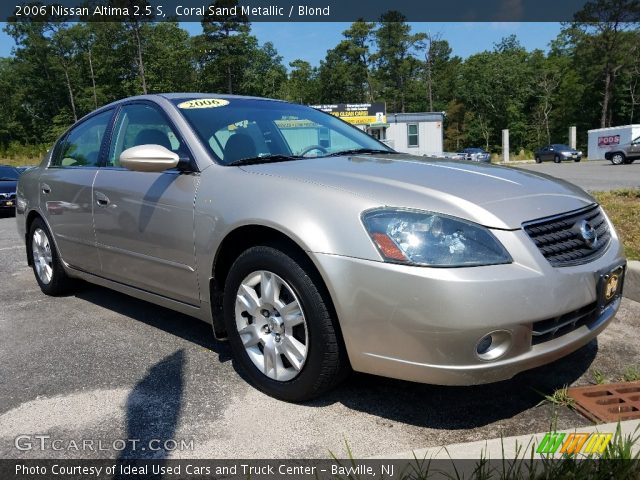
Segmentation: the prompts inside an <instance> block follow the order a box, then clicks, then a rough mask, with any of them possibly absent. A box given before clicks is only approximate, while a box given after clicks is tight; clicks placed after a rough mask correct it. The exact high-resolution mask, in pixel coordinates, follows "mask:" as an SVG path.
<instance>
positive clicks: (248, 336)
mask: <svg viewBox="0 0 640 480" xmlns="http://www.w3.org/2000/svg"><path fill="white" fill-rule="evenodd" d="M235 323H236V328H237V329H238V334H239V335H240V340H241V341H242V344H243V346H244V348H245V350H246V352H247V355H248V356H249V358H250V359H251V361H252V362H253V364H254V365H255V366H256V368H257V369H258V370H260V371H261V372H262V373H263V374H264V375H266V376H267V377H269V378H270V379H272V380H277V381H279V382H286V381H289V380H292V379H294V378H295V377H296V376H298V374H299V373H300V371H301V370H302V367H303V366H304V364H305V361H306V359H307V355H308V352H309V333H308V328H307V322H306V319H305V315H304V312H303V309H302V305H301V303H300V301H299V300H298V298H297V296H296V294H295V293H294V291H293V289H292V288H291V286H290V285H289V284H288V283H287V282H286V281H285V280H283V279H282V278H281V277H279V276H278V275H276V274H275V273H272V272H269V271H266V270H259V271H256V272H253V273H250V274H249V275H247V276H246V277H245V279H244V280H243V281H242V282H241V283H240V286H239V288H238V291H237V293H236V304H235Z"/></svg>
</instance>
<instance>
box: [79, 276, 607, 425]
mask: <svg viewBox="0 0 640 480" xmlns="http://www.w3.org/2000/svg"><path fill="white" fill-rule="evenodd" d="M76 296H77V297H78V298H80V299H83V300H86V301H89V302H91V303H93V304H95V305H98V306H101V307H103V308H106V309H109V310H112V311H115V312H117V313H119V314H121V315H125V316H127V317H129V318H132V319H134V320H137V321H140V322H143V323H145V324H147V325H149V326H152V327H155V328H158V329H160V330H162V331H164V332H166V333H169V334H171V335H175V336H178V337H180V338H183V339H185V340H187V341H189V342H193V343H195V344H197V345H200V346H202V347H204V348H207V349H209V350H211V351H213V352H215V353H217V354H218V358H219V361H220V362H226V361H229V360H231V351H230V349H229V346H228V345H227V344H226V343H224V342H218V341H216V340H215V339H214V337H213V333H212V331H211V327H210V326H209V325H207V324H205V323H204V322H201V321H199V320H196V319H194V318H191V317H189V316H187V315H183V314H180V313H177V312H174V311H172V310H169V309H166V308H163V307H159V306H156V305H154V304H151V303H149V302H145V301H143V300H138V299H135V298H133V297H129V296H128V295H125V294H122V293H119V292H115V291H113V290H110V289H107V288H103V287H99V286H94V285H90V284H86V286H84V287H82V288H80V289H79V290H78V291H77V292H76ZM597 353H598V343H597V340H595V339H594V340H593V341H591V342H590V343H589V344H588V345H586V346H584V347H583V348H581V349H579V350H578V351H576V352H573V353H571V354H570V355H567V356H566V357H564V358H562V359H560V360H557V361H556V362H553V363H551V364H549V365H545V366H542V367H538V368H535V369H533V370H529V371H526V372H522V373H520V374H518V375H516V376H515V377H514V378H512V379H510V380H506V381H502V382H498V383H492V384H487V385H477V386H469V387H454V386H438V385H427V384H420V383H412V382H407V381H402V380H395V379H390V378H384V377H378V376H375V375H366V374H362V373H353V374H352V375H350V376H349V377H348V378H347V379H346V381H345V382H343V384H342V385H340V386H339V387H338V388H336V389H335V390H332V391H330V392H328V393H326V394H324V395H323V396H322V397H320V398H319V399H316V400H313V401H311V402H307V403H306V404H305V405H307V406H309V407H318V408H322V407H326V406H330V405H333V404H336V403H338V404H342V405H344V406H346V407H347V408H350V409H353V410H356V411H360V412H363V413H367V414H370V415H373V416H376V417H379V418H382V419H388V420H393V421H396V422H400V423H406V424H409V425H415V426H420V427H427V428H433V429H443V430H462V429H471V428H476V427H482V426H485V425H489V424H491V423H494V422H496V421H499V420H502V419H508V418H511V417H513V416H515V415H518V414H520V413H522V412H525V411H526V410H529V409H531V408H533V407H535V406H536V405H538V404H539V403H540V402H541V401H542V400H543V399H544V395H545V394H551V393H553V392H554V391H555V390H556V389H558V388H562V387H563V386H565V385H571V384H572V383H574V382H575V381H576V380H578V379H579V378H580V377H581V376H582V375H583V374H584V372H586V371H587V370H588V368H589V366H590V365H591V364H592V362H593V360H594V359H595V356H596V354H597ZM232 366H233V368H234V370H236V372H237V373H238V375H239V376H240V377H242V378H243V379H244V380H245V381H247V378H246V376H245V375H244V373H243V372H242V371H240V369H238V368H237V365H236V362H232ZM153 368H155V367H153ZM167 378H170V377H167ZM250 388H251V387H250ZM130 438H136V437H130Z"/></svg>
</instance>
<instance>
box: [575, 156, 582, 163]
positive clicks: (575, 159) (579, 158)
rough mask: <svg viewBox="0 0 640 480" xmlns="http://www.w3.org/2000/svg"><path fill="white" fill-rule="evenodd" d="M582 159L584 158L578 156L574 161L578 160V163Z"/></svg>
mask: <svg viewBox="0 0 640 480" xmlns="http://www.w3.org/2000/svg"><path fill="white" fill-rule="evenodd" d="M580 160H582V158H580V157H578V158H576V159H575V160H574V162H576V163H577V162H579V161H580Z"/></svg>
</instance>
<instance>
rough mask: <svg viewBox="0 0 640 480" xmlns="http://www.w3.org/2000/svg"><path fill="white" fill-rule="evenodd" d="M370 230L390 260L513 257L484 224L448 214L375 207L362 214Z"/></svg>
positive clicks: (439, 262)
mask: <svg viewBox="0 0 640 480" xmlns="http://www.w3.org/2000/svg"><path fill="white" fill-rule="evenodd" d="M362 222H363V223H364V226H365V228H366V229H367V232H368V233H369V235H370V236H371V239H372V240H373V243H374V244H375V245H376V247H377V248H378V251H379V252H380V254H381V255H382V257H383V258H384V259H385V260H387V261H390V262H396V263H409V264H414V265H425V266H430V267H473V266H479V265H498V264H502V263H511V261H512V260H511V256H510V255H509V254H508V253H507V251H506V250H505V248H504V247H503V246H502V245H501V244H500V242H498V240H497V239H496V238H495V237H494V236H493V234H492V233H491V232H490V231H489V230H488V229H487V228H485V227H483V226H481V225H477V224H475V223H471V222H467V221H465V220H462V219H459V218H453V217H449V216H446V215H441V214H436V213H431V212H421V211H415V210H395V209H387V208H382V209H376V210H369V211H368V212H365V213H364V214H363V215H362Z"/></svg>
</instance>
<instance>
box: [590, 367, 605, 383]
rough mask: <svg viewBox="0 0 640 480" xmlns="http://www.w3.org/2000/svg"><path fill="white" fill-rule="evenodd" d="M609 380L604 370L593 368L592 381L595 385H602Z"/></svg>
mask: <svg viewBox="0 0 640 480" xmlns="http://www.w3.org/2000/svg"><path fill="white" fill-rule="evenodd" d="M606 381H607V377H606V376H605V374H604V373H603V372H602V370H598V369H597V368H593V369H591V383H593V384H594V385H602V384H603V383H605V382H606Z"/></svg>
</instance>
